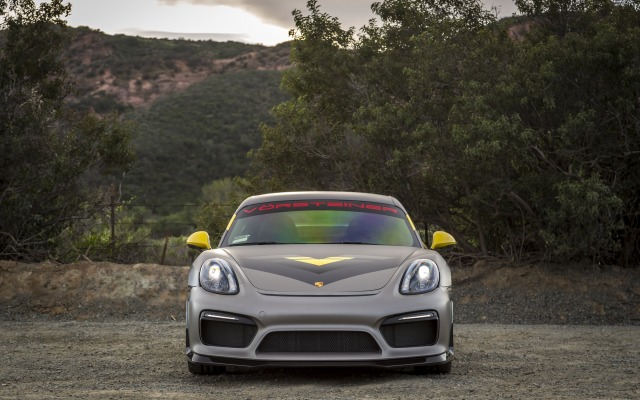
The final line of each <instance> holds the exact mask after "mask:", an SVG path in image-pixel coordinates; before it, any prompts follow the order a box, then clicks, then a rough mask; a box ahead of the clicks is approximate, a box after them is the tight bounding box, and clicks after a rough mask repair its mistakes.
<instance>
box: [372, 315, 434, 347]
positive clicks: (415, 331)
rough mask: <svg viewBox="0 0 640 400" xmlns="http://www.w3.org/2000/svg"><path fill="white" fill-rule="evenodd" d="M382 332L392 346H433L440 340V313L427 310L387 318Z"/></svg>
mask: <svg viewBox="0 0 640 400" xmlns="http://www.w3.org/2000/svg"><path fill="white" fill-rule="evenodd" d="M380 332H381V333H382V336H384V340H386V341H387V344H388V345H389V346H391V347H416V346H431V345H434V344H435V343H436V342H437V341H438V314H436V313H435V311H426V312H419V313H413V314H407V315H400V316H395V317H391V318H387V319H386V320H385V321H384V322H383V323H382V325H381V326H380Z"/></svg>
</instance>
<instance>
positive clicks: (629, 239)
mask: <svg viewBox="0 0 640 400" xmlns="http://www.w3.org/2000/svg"><path fill="white" fill-rule="evenodd" d="M516 3H517V5H518V6H519V8H520V10H521V11H522V12H523V13H524V14H525V15H524V16H522V17H518V18H510V19H507V20H503V21H496V20H495V18H494V17H493V15H492V14H491V13H490V12H489V11H486V10H484V9H483V5H482V3H481V2H480V1H461V0H409V1H406V0H386V1H383V2H380V3H374V4H373V5H372V10H373V11H374V13H375V14H376V15H377V16H378V17H379V19H380V21H381V24H380V25H377V24H376V22H375V21H372V22H371V23H370V24H369V25H367V26H365V27H363V28H362V29H361V30H360V34H359V36H358V37H357V38H354V37H353V35H352V34H351V33H352V30H343V29H342V28H341V27H340V24H339V23H338V21H337V19H335V18H333V17H331V16H329V15H328V14H326V13H322V12H321V11H320V7H319V6H318V4H317V2H316V1H315V0H310V1H308V3H307V7H308V9H309V15H306V16H305V15H303V14H302V13H301V12H300V11H296V12H294V19H295V23H296V29H295V30H294V31H293V32H292V34H293V38H294V41H293V44H292V49H293V53H292V60H293V62H294V65H295V68H294V69H293V70H291V71H289V72H287V73H286V74H285V76H284V80H283V85H284V88H285V89H286V90H287V91H288V92H289V93H290V94H291V95H292V98H291V99H290V100H289V101H287V102H285V103H282V104H280V105H279V106H277V107H276V108H275V109H274V115H275V122H274V123H268V124H265V125H263V126H262V133H263V137H264V142H263V145H262V147H261V148H260V149H259V150H258V151H255V152H254V157H253V167H254V170H253V173H252V175H253V176H255V177H256V179H255V180H254V181H255V182H259V183H260V182H262V183H264V184H265V185H266V187H265V189H266V190H269V189H272V188H276V189H286V190H290V189H338V190H361V191H373V192H379V193H387V194H391V195H394V196H396V197H398V198H399V199H400V200H401V201H402V202H403V203H404V204H405V205H406V206H407V207H408V208H409V210H410V212H411V214H412V216H413V218H414V220H415V221H416V222H418V223H419V224H420V225H422V226H423V227H425V228H428V227H430V226H431V225H435V226H439V227H443V228H445V229H447V230H449V231H451V232H452V233H454V235H455V236H456V238H457V239H458V241H459V243H460V244H461V245H462V247H463V248H464V249H465V250H467V251H472V252H480V253H482V254H492V255H502V256H506V257H509V258H511V259H520V260H522V259H524V258H526V257H528V256H530V255H532V254H533V255H542V256H545V257H556V258H558V257H559V258H562V259H565V260H568V259H574V258H581V257H589V258H590V259H592V260H594V261H598V262H618V263H620V264H625V265H633V264H637V263H638V262H639V261H640V248H639V247H638V244H637V243H638V237H639V234H640V222H639V219H638V212H639V211H638V204H640V201H639V200H640V199H639V198H638V193H640V187H639V186H638V185H639V184H638V180H637V178H636V177H635V175H636V174H637V171H638V170H640V169H639V165H638V162H639V161H640V157H639V155H640V117H639V116H640V103H638V98H639V94H640V49H639V48H638V43H640V28H639V27H640V2H638V1H625V2H613V1H607V0H599V1H578V0H574V1H569V2H566V1H556V0H532V1H524V0H522V1H517V2H516ZM308 166H310V167H311V168H309V167H308Z"/></svg>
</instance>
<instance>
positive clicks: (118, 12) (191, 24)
mask: <svg viewBox="0 0 640 400" xmlns="http://www.w3.org/2000/svg"><path fill="white" fill-rule="evenodd" d="M68 1H70V2H71V4H72V6H71V8H72V11H71V15H70V16H69V18H68V19H67V21H68V23H69V25H70V26H74V27H75V26H88V27H90V28H93V29H99V30H101V31H103V32H105V33H108V34H116V33H123V34H126V35H133V36H144V37H160V38H170V39H176V38H185V39H194V40H206V39H211V40H216V41H227V40H234V41H240V42H247V43H260V44H264V45H267V46H272V45H275V44H277V43H281V42H284V41H287V40H289V36H288V33H289V30H290V29H291V28H293V25H294V24H293V17H292V15H291V12H292V11H293V10H294V9H300V10H302V11H303V13H304V12H306V10H307V9H306V3H307V0H68ZM374 1H375V0H318V4H319V5H320V10H321V11H323V12H326V13H328V14H329V15H332V16H335V17H338V19H339V20H340V22H341V23H342V24H343V27H345V28H346V27H350V26H355V27H356V28H360V27H361V26H363V25H366V24H367V22H368V20H369V19H370V18H373V17H374V16H373V14H372V13H371V3H373V2H374ZM40 2H41V1H38V3H40ZM484 2H485V4H486V5H487V6H496V7H498V10H499V15H500V16H501V17H506V16H510V15H511V14H512V13H514V12H515V11H516V8H515V5H514V4H513V0H485V1H484Z"/></svg>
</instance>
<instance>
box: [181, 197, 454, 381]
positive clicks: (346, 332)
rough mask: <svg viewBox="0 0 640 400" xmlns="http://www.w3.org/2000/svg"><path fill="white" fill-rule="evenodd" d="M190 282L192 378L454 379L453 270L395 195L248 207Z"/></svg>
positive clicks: (248, 203)
mask: <svg viewBox="0 0 640 400" xmlns="http://www.w3.org/2000/svg"><path fill="white" fill-rule="evenodd" d="M187 244H188V245H189V246H190V247H194V248H198V249H201V250H203V251H202V253H201V254H200V256H199V257H198V258H197V259H196V260H195V262H194V263H193V266H192V267H191V271H190V273H189V295H188V299H187V304H186V318H187V335H186V353H187V362H188V367H189V371H190V372H192V373H195V374H219V373H224V372H225V368H226V367H227V366H242V367H269V366H278V367H283V366H294V367H300V366H302V367H306V366H309V367H316V366H372V367H389V368H390V367H408V366H412V367H414V368H415V370H416V371H418V372H429V371H435V372H443V373H446V372H449V371H450V370H451V363H452V360H453V303H452V301H451V298H450V290H451V272H450V270H449V266H448V265H447V263H446V262H445V260H444V259H443V258H442V257H441V256H440V254H438V253H437V252H435V251H433V249H437V248H441V247H445V246H448V245H452V244H455V240H454V239H453V237H452V236H451V235H449V234H447V233H445V232H442V231H438V232H436V233H435V234H434V236H433V241H432V245H431V249H432V250H428V249H426V248H425V245H424V244H423V243H422V242H421V240H420V235H419V234H418V232H417V231H416V229H415V226H414V225H413V222H411V219H410V218H409V215H408V214H407V212H406V211H405V209H404V208H403V207H402V205H401V204H400V203H399V202H398V200H396V199H395V198H393V197H389V196H382V195H374V194H365V193H347V192H297V193H274V194H266V195H261V196H254V197H250V198H248V199H246V200H245V201H244V202H243V203H242V204H241V205H240V207H239V208H238V209H237V211H236V213H235V214H234V215H233V217H232V218H231V221H230V222H229V225H228V226H227V229H226V230H225V232H224V234H223V235H222V239H221V240H220V243H219V246H218V248H216V249H212V248H211V245H210V243H209V235H208V234H207V233H206V232H202V231H201V232H196V233H194V234H193V235H191V236H190V237H189V239H188V240H187Z"/></svg>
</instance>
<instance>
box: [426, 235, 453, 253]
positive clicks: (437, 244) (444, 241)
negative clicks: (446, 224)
mask: <svg viewBox="0 0 640 400" xmlns="http://www.w3.org/2000/svg"><path fill="white" fill-rule="evenodd" d="M454 244H456V240H455V239H454V238H453V236H451V235H450V234H448V233H447V232H445V231H435V232H434V233H433V240H432V241H431V250H435V249H441V248H443V247H447V246H452V245H454Z"/></svg>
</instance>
